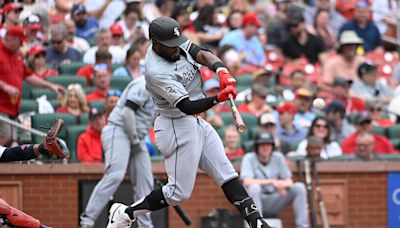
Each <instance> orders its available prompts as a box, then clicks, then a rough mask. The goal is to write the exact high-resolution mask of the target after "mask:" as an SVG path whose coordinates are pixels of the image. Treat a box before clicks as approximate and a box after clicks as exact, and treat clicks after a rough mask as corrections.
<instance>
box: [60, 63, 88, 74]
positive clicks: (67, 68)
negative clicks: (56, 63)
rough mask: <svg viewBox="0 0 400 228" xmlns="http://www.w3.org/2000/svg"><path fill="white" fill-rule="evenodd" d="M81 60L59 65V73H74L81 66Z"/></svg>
mask: <svg viewBox="0 0 400 228" xmlns="http://www.w3.org/2000/svg"><path fill="white" fill-rule="evenodd" d="M84 65H85V64H84V63H83V62H72V63H68V64H63V65H61V66H60V74H76V72H78V70H79V68H81V67H83V66H84Z"/></svg>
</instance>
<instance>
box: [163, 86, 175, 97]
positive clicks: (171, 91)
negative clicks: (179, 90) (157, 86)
mask: <svg viewBox="0 0 400 228" xmlns="http://www.w3.org/2000/svg"><path fill="white" fill-rule="evenodd" d="M164 90H165V91H166V92H167V93H168V94H169V95H171V94H175V93H176V90H175V89H174V87H173V86H172V85H171V84H166V85H165V86H164Z"/></svg>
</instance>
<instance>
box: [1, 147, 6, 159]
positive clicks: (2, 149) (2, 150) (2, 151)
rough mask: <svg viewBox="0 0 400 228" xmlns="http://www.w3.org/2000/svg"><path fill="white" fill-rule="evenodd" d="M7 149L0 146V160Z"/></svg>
mask: <svg viewBox="0 0 400 228" xmlns="http://www.w3.org/2000/svg"><path fill="white" fill-rule="evenodd" d="M6 149H7V147H4V146H0V158H1V156H3V153H4V151H5V150H6Z"/></svg>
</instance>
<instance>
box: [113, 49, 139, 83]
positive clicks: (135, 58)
mask: <svg viewBox="0 0 400 228" xmlns="http://www.w3.org/2000/svg"><path fill="white" fill-rule="evenodd" d="M140 59H141V53H140V50H139V49H138V48H136V47H130V48H129V49H128V51H127V52H126V60H125V64H124V65H123V66H120V67H118V68H117V69H115V70H114V72H113V76H117V77H128V78H132V79H134V78H137V77H139V76H140V75H143V74H144V65H142V64H140Z"/></svg>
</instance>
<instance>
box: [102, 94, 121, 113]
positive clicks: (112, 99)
mask: <svg viewBox="0 0 400 228" xmlns="http://www.w3.org/2000/svg"><path fill="white" fill-rule="evenodd" d="M121 95H122V92H121V91H120V90H117V89H112V90H109V91H108V93H107V98H106V102H105V103H104V115H105V116H106V118H107V117H108V116H109V115H110V113H111V112H112V110H113V109H114V107H115V106H116V105H117V102H118V100H119V98H120V97H121Z"/></svg>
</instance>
